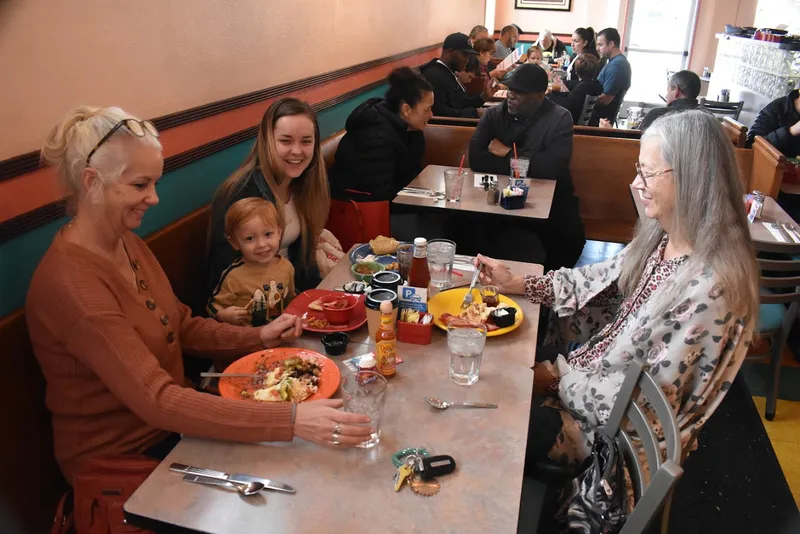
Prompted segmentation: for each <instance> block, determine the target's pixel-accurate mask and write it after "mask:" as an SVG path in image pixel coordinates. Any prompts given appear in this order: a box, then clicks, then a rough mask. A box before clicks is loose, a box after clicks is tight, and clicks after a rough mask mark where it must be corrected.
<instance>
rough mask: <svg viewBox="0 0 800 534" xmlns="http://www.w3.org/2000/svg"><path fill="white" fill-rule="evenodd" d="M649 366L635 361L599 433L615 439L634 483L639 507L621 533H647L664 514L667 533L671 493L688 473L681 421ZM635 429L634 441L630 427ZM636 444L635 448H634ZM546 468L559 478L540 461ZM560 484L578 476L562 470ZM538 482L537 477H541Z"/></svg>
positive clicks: (554, 468) (551, 466) (549, 465)
mask: <svg viewBox="0 0 800 534" xmlns="http://www.w3.org/2000/svg"><path fill="white" fill-rule="evenodd" d="M649 367H650V366H649V364H647V363H646V362H644V361H643V360H641V359H639V358H636V357H634V358H633V360H632V361H631V364H630V367H629V368H628V370H627V372H626V373H625V380H624V381H623V382H622V386H621V387H620V390H619V393H618V394H617V400H616V402H615V403H614V407H613V408H612V409H611V414H610V415H609V417H608V421H607V422H606V425H605V426H604V427H603V428H601V429H599V430H598V431H599V432H604V433H605V434H606V435H607V436H609V437H611V438H613V439H615V440H616V441H617V444H618V445H619V449H620V454H622V456H623V458H624V461H625V466H626V467H627V469H628V473H629V474H630V481H631V483H632V484H633V495H634V502H635V505H634V508H633V510H631V511H630V513H629V514H628V518H627V520H626V521H625V525H624V526H623V528H622V530H621V531H620V532H621V534H639V533H642V532H647V531H648V526H649V525H651V523H652V522H653V519H654V518H656V516H658V514H659V511H661V509H662V507H663V513H662V514H661V533H662V534H666V533H667V532H668V526H669V524H668V523H669V512H670V504H671V501H672V491H673V488H674V486H675V484H676V483H677V481H678V479H679V478H680V477H681V475H682V474H683V468H682V467H681V466H680V464H681V461H682V460H683V456H682V447H681V435H680V429H679V427H678V420H677V418H676V417H675V413H674V412H673V411H672V406H671V405H670V403H669V401H668V400H667V397H666V396H665V395H664V392H663V391H662V390H661V387H660V386H659V385H658V384H657V383H656V381H655V379H654V378H653V377H652V375H651V374H650V373H649V372H648V369H649ZM640 394H641V396H640ZM645 398H646V399H647V404H649V406H650V408H651V409H652V410H653V412H654V413H655V414H656V416H657V419H658V422H659V423H660V425H661V428H662V431H663V436H664V439H663V441H664V444H665V445H666V450H665V451H664V452H665V453H666V455H664V453H662V450H661V447H660V441H659V439H658V437H656V434H655V430H654V428H653V426H651V424H650V422H648V420H647V416H646V414H645V412H644V410H643V408H642V406H643V405H644V404H645V401H644V399H645ZM631 426H632V427H633V429H634V430H635V431H636V436H635V438H634V437H632V436H631V434H629V433H628V431H627V430H626V428H630V427H631ZM634 440H635V442H636V445H634ZM637 450H643V451H644V453H645V456H646V458H647V465H648V468H649V477H645V474H644V467H643V465H642V462H641V459H640V457H639V454H638V453H637ZM540 467H541V468H543V470H544V471H543V474H544V475H545V477H548V478H549V480H557V479H558V469H559V466H556V464H554V463H553V462H546V463H545V462H540V463H539V464H537V466H536V468H537V469H539V468H540ZM560 470H561V481H562V482H563V481H567V480H570V479H572V478H574V477H575V476H576V475H577V474H578V471H575V470H570V469H564V468H560ZM536 478H537V479H538V478H539V477H538V474H537V477H536Z"/></svg>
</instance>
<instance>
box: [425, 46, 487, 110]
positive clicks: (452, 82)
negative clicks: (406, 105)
mask: <svg viewBox="0 0 800 534" xmlns="http://www.w3.org/2000/svg"><path fill="white" fill-rule="evenodd" d="M442 48H443V50H442V57H440V58H439V59H434V60H431V62H430V63H428V64H427V65H425V66H423V67H422V68H421V69H420V73H421V74H422V76H423V77H425V79H426V80H428V83H430V84H431V86H433V114H434V115H436V116H439V117H473V118H475V117H478V116H479V115H480V113H481V112H482V110H481V112H479V111H478V109H479V108H481V106H482V105H483V103H484V102H486V101H487V100H489V99H490V98H492V95H494V92H495V91H494V89H492V88H491V86H490V85H487V86H486V89H485V90H484V92H483V94H480V95H475V96H467V91H466V89H465V88H464V86H463V85H461V82H459V81H458V78H456V74H455V73H456V72H461V71H463V70H464V68H465V67H466V65H467V56H469V55H474V54H477V52H475V50H474V49H473V48H472V44H470V41H469V37H467V36H466V35H464V34H463V33H453V34H450V35H448V36H447V39H445V40H444V45H443V46H442Z"/></svg>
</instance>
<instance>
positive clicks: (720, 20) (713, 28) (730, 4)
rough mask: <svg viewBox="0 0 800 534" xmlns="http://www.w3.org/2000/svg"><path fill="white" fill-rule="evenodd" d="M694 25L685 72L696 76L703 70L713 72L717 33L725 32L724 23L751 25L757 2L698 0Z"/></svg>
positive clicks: (755, 0)
mask: <svg viewBox="0 0 800 534" xmlns="http://www.w3.org/2000/svg"><path fill="white" fill-rule="evenodd" d="M699 1H700V9H699V11H698V13H697V26H696V30H695V33H694V42H693V43H692V52H691V56H690V57H689V70H692V71H694V72H697V73H701V72H702V71H703V67H709V68H710V69H711V71H712V72H713V71H714V60H715V58H716V56H717V38H716V37H715V35H716V34H718V33H723V32H724V31H725V25H726V24H733V25H734V26H752V25H753V21H754V20H755V16H756V5H757V4H758V1H757V0H699Z"/></svg>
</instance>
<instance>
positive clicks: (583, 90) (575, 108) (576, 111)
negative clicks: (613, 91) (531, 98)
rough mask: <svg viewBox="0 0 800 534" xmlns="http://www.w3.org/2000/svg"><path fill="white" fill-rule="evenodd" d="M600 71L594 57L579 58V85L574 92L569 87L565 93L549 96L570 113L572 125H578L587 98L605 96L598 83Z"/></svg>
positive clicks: (573, 89) (577, 60) (576, 61)
mask: <svg viewBox="0 0 800 534" xmlns="http://www.w3.org/2000/svg"><path fill="white" fill-rule="evenodd" d="M599 71H600V62H599V61H597V59H596V58H595V57H594V56H590V55H589V54H583V55H581V56H578V59H576V60H575V74H576V78H577V80H578V83H577V85H575V86H574V87H573V88H572V90H570V89H569V88H568V87H567V88H566V90H565V91H564V92H553V93H550V95H548V96H549V97H550V100H552V101H553V102H555V103H556V104H558V105H559V106H561V107H563V108H566V109H567V111H569V112H570V115H572V124H578V120H579V119H580V118H581V111H582V110H583V104H584V102H585V101H586V97H587V96H600V95H602V94H603V84H602V83H600V82H598V81H597V73H598V72H599Z"/></svg>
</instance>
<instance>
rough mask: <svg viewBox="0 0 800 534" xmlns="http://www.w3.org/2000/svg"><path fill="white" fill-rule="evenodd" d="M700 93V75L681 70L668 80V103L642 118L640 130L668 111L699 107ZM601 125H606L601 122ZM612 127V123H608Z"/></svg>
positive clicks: (643, 129)
mask: <svg viewBox="0 0 800 534" xmlns="http://www.w3.org/2000/svg"><path fill="white" fill-rule="evenodd" d="M699 94H700V77H699V76H698V75H697V74H695V73H694V72H692V71H690V70H679V71H678V72H676V73H675V74H673V75H672V77H670V79H669V82H667V96H666V98H665V99H666V101H667V105H666V106H665V107H660V108H654V109H651V110H650V111H648V112H647V115H645V116H644V119H642V124H641V126H640V127H639V129H640V130H642V131H645V130H646V129H647V128H648V127H649V126H650V125H651V124H653V122H654V121H655V120H656V119H657V118H659V117H663V116H664V115H666V114H668V113H673V112H677V111H685V110H687V109H697V95H699ZM600 126H604V125H603V124H602V121H601V124H600ZM608 127H609V128H610V127H611V123H608Z"/></svg>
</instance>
